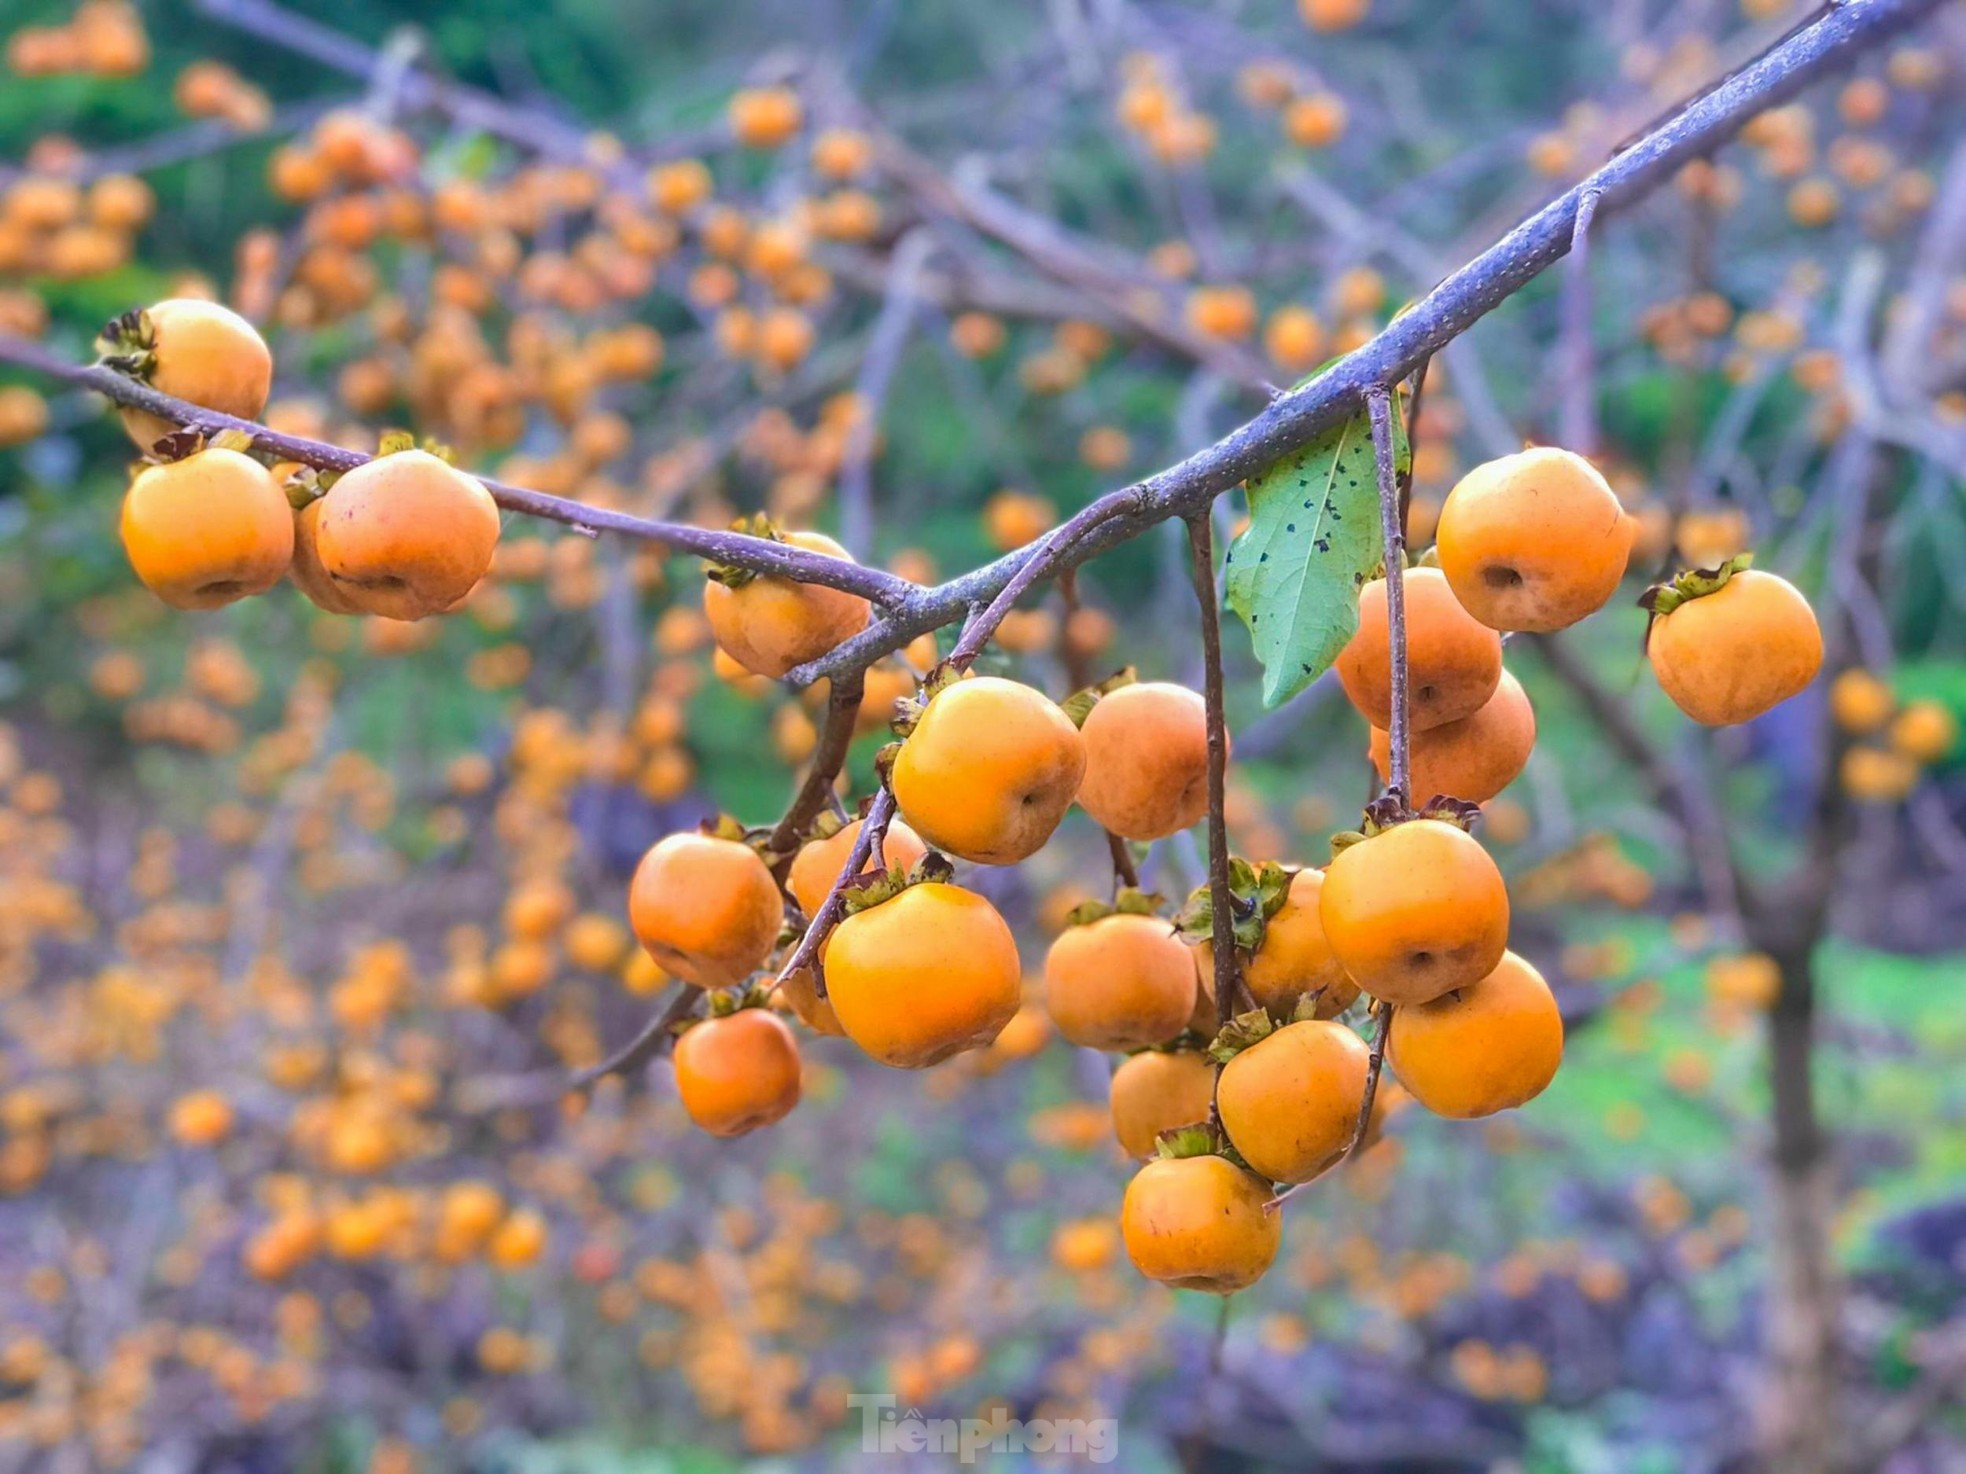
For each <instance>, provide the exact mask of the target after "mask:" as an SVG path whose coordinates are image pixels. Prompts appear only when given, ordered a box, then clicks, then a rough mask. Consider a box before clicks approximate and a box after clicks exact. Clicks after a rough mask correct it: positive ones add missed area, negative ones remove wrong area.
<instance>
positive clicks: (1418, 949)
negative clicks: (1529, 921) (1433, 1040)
mask: <svg viewBox="0 0 1966 1474" xmlns="http://www.w3.org/2000/svg"><path fill="white" fill-rule="evenodd" d="M1318 915H1319V918H1320V919H1321V920H1322V922H1323V923H1324V935H1325V938H1326V940H1327V941H1328V942H1329V943H1330V945H1331V950H1332V952H1333V953H1334V954H1335V955H1336V957H1337V958H1338V961H1339V963H1340V964H1341V965H1342V966H1343V967H1344V969H1345V971H1346V972H1348V973H1349V974H1350V975H1351V977H1352V979H1353V981H1355V982H1356V983H1357V984H1358V985H1359V987H1361V988H1363V989H1364V990H1365V991H1366V992H1367V993H1370V994H1371V995H1372V996H1373V997H1374V998H1377V999H1379V1000H1380V1001H1381V1002H1384V1003H1391V1004H1394V1005H1396V1006H1398V1005H1406V1004H1415V1003H1430V1002H1432V1001H1433V1000H1434V999H1436V998H1438V997H1440V996H1441V995H1442V994H1443V993H1446V992H1448V991H1450V990H1452V989H1454V988H1461V987H1466V986H1468V985H1469V984H1471V983H1474V982H1477V981H1479V980H1480V979H1482V978H1484V977H1486V976H1487V975H1488V974H1489V973H1491V972H1493V971H1494V970H1495V968H1496V966H1497V965H1498V964H1499V963H1500V962H1501V960H1502V954H1503V952H1504V951H1505V950H1506V949H1507V946H1508V938H1509V895H1508V890H1507V888H1506V887H1505V886H1504V885H1503V883H1502V873H1501V871H1500V870H1498V869H1497V868H1496V866H1495V861H1494V860H1493V859H1492V858H1490V856H1489V854H1488V851H1486V850H1485V849H1483V848H1482V847H1481V845H1480V844H1479V843H1478V842H1477V841H1476V840H1475V839H1474V837H1473V836H1472V835H1470V834H1468V833H1467V831H1465V830H1463V829H1459V828H1457V827H1455V826H1454V825H1452V824H1449V823H1446V822H1444V821H1442V820H1439V819H1413V820H1409V821H1407V822H1406V823H1403V824H1396V825H1394V826H1393V827H1392V828H1390V829H1386V830H1383V831H1381V832H1380V833H1378V834H1375V835H1373V836H1371V837H1370V838H1368V839H1364V840H1360V841H1359V842H1357V843H1355V844H1352V845H1349V846H1347V847H1346V848H1345V849H1343V850H1341V851H1339V853H1338V854H1337V855H1336V856H1335V857H1334V858H1333V859H1332V861H1331V864H1330V865H1329V866H1328V867H1327V868H1326V870H1325V873H1324V890H1323V893H1322V895H1321V896H1320V898H1319V904H1318Z"/></svg>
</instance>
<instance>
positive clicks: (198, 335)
mask: <svg viewBox="0 0 1966 1474" xmlns="http://www.w3.org/2000/svg"><path fill="white" fill-rule="evenodd" d="M146 315H147V316H148V318H149V320H150V329H151V333H152V335H153V339H154V343H153V347H152V350H151V351H152V353H153V354H154V356H155V359H154V363H153V366H152V368H151V370H150V383H151V386H152V387H153V388H155V389H156V390H157V391H158V392H159V393H163V394H168V395H170V396H172V397H173V398H175V399H183V400H188V401H189V402H190V403H192V404H195V405H198V406H200V407H201V408H203V409H215V410H217V411H218V412H219V413H220V414H224V415H232V416H233V417H234V418H236V419H241V420H257V419H258V418H259V414H260V411H261V410H263V409H265V408H266V396H267V395H268V393H270V392H271V391H272V388H273V355H272V353H270V352H269V351H268V350H267V347H266V340H265V339H264V338H262V337H260V335H259V333H258V332H257V331H256V330H255V329H254V327H253V325H252V324H251V323H249V322H247V321H246V320H245V319H244V318H243V317H241V316H240V315H239V314H238V313H236V312H234V311H233V310H232V309H231V308H229V307H222V306H220V305H219V304H218V303H216V302H205V301H201V300H199V299H198V298H195V297H172V298H170V299H168V300H167V301H163V302H159V303H157V304H155V305H154V306H152V307H150V308H147V309H146ZM118 414H119V415H120V416H121V417H122V420H123V428H124V429H125V430H127V431H128V432H129V435H130V439H132V440H134V441H135V442H136V443H137V444H138V446H140V447H141V448H142V449H144V450H146V451H147V450H149V449H150V448H151V447H152V446H153V445H155V444H156V443H157V442H158V441H159V440H161V439H163V438H164V437H165V436H166V435H169V434H171V433H172V432H173V431H175V430H176V429H177V428H178V426H177V423H176V422H175V421H172V420H166V419H163V418H161V417H160V416H157V415H153V414H150V413H148V412H147V411H144V410H140V409H131V408H128V407H125V408H123V409H121V410H119V411H118Z"/></svg>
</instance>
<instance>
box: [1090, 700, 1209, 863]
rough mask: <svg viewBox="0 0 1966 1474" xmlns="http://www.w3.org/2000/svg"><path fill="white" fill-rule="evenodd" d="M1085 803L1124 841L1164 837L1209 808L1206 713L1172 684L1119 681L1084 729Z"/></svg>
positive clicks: (1096, 818) (1192, 822) (1097, 706)
mask: <svg viewBox="0 0 1966 1474" xmlns="http://www.w3.org/2000/svg"><path fill="white" fill-rule="evenodd" d="M1079 734H1080V736H1081V737H1082V738H1083V739H1084V742H1085V777H1084V779H1083V781H1081V782H1080V784H1079V792H1078V801H1079V806H1080V807H1081V808H1083V809H1084V810H1085V811H1086V812H1087V813H1088V814H1090V815H1091V816H1092V817H1093V819H1094V820H1096V821H1097V822H1098V823H1099V824H1100V825H1102V826H1103V827H1104V828H1106V829H1109V830H1111V831H1112V832H1113V833H1114V834H1117V835H1119V836H1120V837H1121V838H1122V839H1133V840H1156V839H1165V838H1166V837H1167V836H1168V835H1170V834H1177V833H1179V832H1180V831H1181V830H1183V829H1187V828H1190V827H1191V826H1193V825H1194V824H1195V823H1196V822H1197V821H1199V820H1200V818H1201V816H1202V815H1203V814H1204V813H1206V812H1207V810H1208V711H1207V707H1206V706H1205V705H1204V703H1203V701H1202V699H1201V696H1200V694H1199V693H1197V692H1194V691H1191V690H1189V689H1188V688H1187V687H1186V686H1178V685H1175V684H1173V683H1172V682H1167V681H1142V682H1138V683H1136V684H1134V685H1130V686H1121V687H1119V688H1118V689H1117V690H1115V691H1112V692H1109V693H1108V694H1107V695H1104V696H1102V697H1100V698H1099V701H1098V703H1097V704H1096V705H1095V706H1094V707H1093V708H1092V711H1091V714H1090V715H1088V716H1087V717H1086V719H1085V723H1084V725H1083V726H1081V727H1080V728H1079Z"/></svg>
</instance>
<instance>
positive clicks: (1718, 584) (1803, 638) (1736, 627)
mask: <svg viewBox="0 0 1966 1474" xmlns="http://www.w3.org/2000/svg"><path fill="white" fill-rule="evenodd" d="M1739 562H1740V560H1739V559H1736V560H1734V562H1733V563H1729V564H1723V565H1722V567H1721V568H1720V570H1719V571H1718V572H1716V573H1714V574H1712V575H1710V576H1709V575H1707V574H1704V573H1692V574H1682V575H1680V577H1679V578H1678V579H1676V580H1674V581H1673V583H1672V584H1669V585H1666V586H1664V588H1663V589H1662V590H1661V591H1659V593H1658V594H1657V596H1656V599H1657V608H1658V611H1659V612H1658V613H1657V614H1656V617H1655V618H1654V619H1653V621H1652V630H1651V634H1650V637H1649V639H1648V640H1647V642H1646V653H1647V654H1648V655H1649V656H1650V657H1651V661H1652V673H1653V674H1654V675H1655V676H1657V677H1658V679H1659V685H1660V686H1661V687H1663V688H1664V690H1665V693H1666V695H1668V696H1670V697H1671V698H1672V700H1673V705H1675V706H1677V707H1678V708H1679V709H1680V710H1681V711H1683V712H1685V713H1686V715H1688V716H1689V717H1691V718H1692V719H1693V720H1694V721H1696V722H1699V723H1701V724H1703V725H1705V726H1709V727H1730V726H1733V725H1734V724H1736V723H1738V722H1745V721H1751V720H1752V719H1753V718H1755V717H1758V716H1760V715H1761V714H1762V713H1763V712H1765V711H1768V710H1770V709H1771V708H1773V707H1776V706H1779V705H1780V704H1781V703H1782V702H1784V701H1787V700H1788V699H1789V698H1790V697H1791V696H1794V695H1796V694H1797V693H1798V692H1800V691H1801V690H1803V688H1804V687H1806V686H1807V685H1808V684H1809V683H1810V682H1811V681H1813V680H1814V679H1815V678H1816V672H1817V671H1818V670H1820V669H1821V668H1822V664H1823V633H1822V630H1821V629H1820V628H1819V627H1818V625H1817V624H1816V615H1815V611H1814V610H1812V609H1811V608H1810V607H1809V601H1808V600H1807V599H1805V598H1803V597H1802V595H1801V594H1800V593H1799V592H1798V591H1797V590H1796V587H1795V585H1793V584H1791V583H1790V582H1789V581H1788V580H1787V579H1784V578H1779V577H1777V576H1776V575H1775V574H1772V573H1763V572H1761V571H1760V570H1759V569H1755V568H1748V567H1745V566H1741V567H1736V566H1735V565H1736V564H1738V563H1739Z"/></svg>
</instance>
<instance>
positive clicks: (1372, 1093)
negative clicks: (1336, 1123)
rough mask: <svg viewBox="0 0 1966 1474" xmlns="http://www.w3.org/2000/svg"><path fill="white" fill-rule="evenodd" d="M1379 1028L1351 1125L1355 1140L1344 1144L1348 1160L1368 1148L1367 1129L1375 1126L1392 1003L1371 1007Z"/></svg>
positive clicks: (1390, 1036) (1373, 1037) (1373, 1042)
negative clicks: (1374, 1118)
mask: <svg viewBox="0 0 1966 1474" xmlns="http://www.w3.org/2000/svg"><path fill="white" fill-rule="evenodd" d="M1372 1016H1373V1018H1374V1019H1376V1020H1377V1021H1378V1028H1377V1029H1376V1030H1375V1031H1374V1032H1373V1035H1372V1057H1371V1059H1370V1060H1369V1061H1368V1062H1367V1064H1366V1067H1365V1094H1364V1095H1363V1096H1362V1097H1360V1099H1359V1103H1358V1123H1357V1124H1356V1125H1355V1126H1353V1127H1352V1144H1351V1145H1350V1146H1348V1147H1346V1148H1345V1158H1344V1159H1345V1160H1346V1161H1347V1162H1351V1161H1355V1160H1357V1158H1358V1155H1359V1153H1360V1152H1362V1151H1364V1150H1365V1137H1366V1133H1367V1132H1369V1131H1370V1130H1371V1129H1372V1107H1373V1104H1374V1103H1375V1102H1376V1101H1377V1100H1378V1098H1379V1077H1380V1076H1381V1075H1382V1074H1384V1073H1385V1069H1386V1046H1387V1044H1388V1043H1390V1042H1391V1040H1392V1037H1393V1006H1392V1004H1390V1003H1381V1004H1380V1005H1379V1006H1378V1007H1377V1008H1375V1009H1373V1010H1372Z"/></svg>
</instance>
